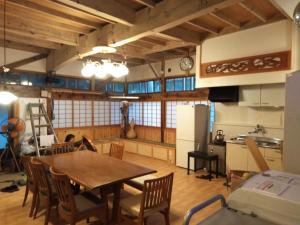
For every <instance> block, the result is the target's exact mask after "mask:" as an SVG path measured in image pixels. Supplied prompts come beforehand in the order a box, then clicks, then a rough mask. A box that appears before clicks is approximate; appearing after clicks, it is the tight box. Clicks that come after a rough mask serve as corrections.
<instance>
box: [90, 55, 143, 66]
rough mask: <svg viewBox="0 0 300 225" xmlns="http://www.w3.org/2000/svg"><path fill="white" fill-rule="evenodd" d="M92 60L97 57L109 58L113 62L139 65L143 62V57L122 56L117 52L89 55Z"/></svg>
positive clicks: (97, 58)
mask: <svg viewBox="0 0 300 225" xmlns="http://www.w3.org/2000/svg"><path fill="white" fill-rule="evenodd" d="M91 58H92V59H94V60H99V59H111V60H112V61H115V62H127V63H130V64H136V65H141V64H144V63H145V60H144V59H139V58H129V57H124V56H122V55H118V54H96V55H93V56H92V57H91Z"/></svg>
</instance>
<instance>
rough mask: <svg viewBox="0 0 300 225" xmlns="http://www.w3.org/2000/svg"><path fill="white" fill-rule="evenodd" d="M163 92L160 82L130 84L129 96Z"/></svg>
mask: <svg viewBox="0 0 300 225" xmlns="http://www.w3.org/2000/svg"><path fill="white" fill-rule="evenodd" d="M158 92H161V83H160V81H159V80H150V81H142V82H131V83H128V94H144V93H158Z"/></svg>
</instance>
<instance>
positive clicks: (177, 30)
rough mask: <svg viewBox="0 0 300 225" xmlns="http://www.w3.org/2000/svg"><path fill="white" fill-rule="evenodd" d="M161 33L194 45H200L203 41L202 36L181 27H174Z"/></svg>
mask: <svg viewBox="0 0 300 225" xmlns="http://www.w3.org/2000/svg"><path fill="white" fill-rule="evenodd" d="M162 33H163V34H167V35H169V36H172V37H176V38H178V39H180V40H182V41H186V42H191V43H195V44H200V43H201V41H202V39H203V35H202V34H199V33H198V32H195V31H192V30H187V29H184V28H181V27H174V28H171V29H169V30H166V31H163V32H162Z"/></svg>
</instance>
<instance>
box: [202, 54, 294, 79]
mask: <svg viewBox="0 0 300 225" xmlns="http://www.w3.org/2000/svg"><path fill="white" fill-rule="evenodd" d="M290 68H291V52H290V51H285V52H276V53H271V54H264V55H256V56H250V57H244V58H237V59H230V60H224V61H217V62H210V63H203V64H201V75H200V76H201V77H202V78H208V77H217V76H227V75H240V74H248V73H263V72H271V71H280V70H289V69H290Z"/></svg>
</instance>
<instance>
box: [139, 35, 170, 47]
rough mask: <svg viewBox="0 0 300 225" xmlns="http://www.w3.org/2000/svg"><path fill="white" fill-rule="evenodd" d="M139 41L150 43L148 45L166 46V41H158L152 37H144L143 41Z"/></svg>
mask: <svg viewBox="0 0 300 225" xmlns="http://www.w3.org/2000/svg"><path fill="white" fill-rule="evenodd" d="M139 41H144V42H148V43H151V44H156V45H166V42H165V41H163V40H158V39H155V38H151V37H144V38H142V39H139Z"/></svg>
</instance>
